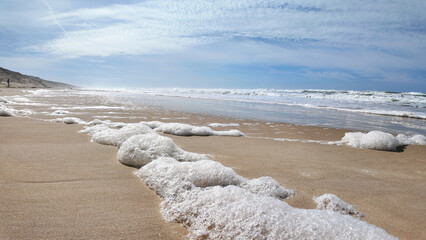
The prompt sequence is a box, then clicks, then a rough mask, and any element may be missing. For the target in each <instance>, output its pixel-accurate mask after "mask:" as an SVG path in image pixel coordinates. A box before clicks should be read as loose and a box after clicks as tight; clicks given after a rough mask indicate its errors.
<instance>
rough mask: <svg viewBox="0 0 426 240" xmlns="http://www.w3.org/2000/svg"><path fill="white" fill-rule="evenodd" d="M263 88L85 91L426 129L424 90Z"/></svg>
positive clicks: (237, 112) (301, 120)
mask: <svg viewBox="0 0 426 240" xmlns="http://www.w3.org/2000/svg"><path fill="white" fill-rule="evenodd" d="M209 91H210V92H209ZM265 91H266V90H244V91H243V90H240V91H238V90H220V91H219V90H214V89H212V90H190V89H187V90H185V91H184V90H181V89H178V90H176V89H151V90H146V89H145V90H104V91H87V92H86V93H90V94H96V95H103V96H107V97H108V98H109V99H110V100H112V101H114V102H121V103H133V104H149V105H154V106H161V107H165V108H169V109H172V110H177V111H187V112H193V113H203V114H213V115H220V116H227V117H235V118H243V119H252V120H262V121H274V122H285V123H292V124H301V125H313V126H326V127H337V128H347V129H357V130H363V131H371V130H380V131H384V132H390V133H394V134H397V133H404V134H408V135H412V134H423V135H425V134H426V120H425V118H426V97H425V95H423V94H421V93H386V92H355V91H350V92H344V91H335V90H329V91H324V90H321V91H317V92H315V91H313V90H297V91H296V90H274V91H272V92H268V91H266V92H265ZM286 91H290V92H288V93H287V92H286ZM292 91H293V92H292ZM294 91H296V92H294Z"/></svg>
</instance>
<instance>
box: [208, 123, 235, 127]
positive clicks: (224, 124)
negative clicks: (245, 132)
mask: <svg viewBox="0 0 426 240" xmlns="http://www.w3.org/2000/svg"><path fill="white" fill-rule="evenodd" d="M239 126H240V124H239V123H210V124H209V127H239Z"/></svg>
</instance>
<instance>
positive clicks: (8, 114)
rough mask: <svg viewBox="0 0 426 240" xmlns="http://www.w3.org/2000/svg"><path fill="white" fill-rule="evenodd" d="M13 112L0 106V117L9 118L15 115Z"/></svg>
mask: <svg viewBox="0 0 426 240" xmlns="http://www.w3.org/2000/svg"><path fill="white" fill-rule="evenodd" d="M14 112H15V110H14V109H12V108H8V107H5V106H2V105H0V116H3V117H11V116H14V115H15V114H14Z"/></svg>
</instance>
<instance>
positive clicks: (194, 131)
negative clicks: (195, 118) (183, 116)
mask: <svg viewBox="0 0 426 240" xmlns="http://www.w3.org/2000/svg"><path fill="white" fill-rule="evenodd" d="M155 130H156V131H159V132H163V133H167V134H173V135H178V136H232V137H241V136H244V134H243V133H242V132H240V131H238V130H228V131H214V130H212V129H211V128H209V127H205V126H202V127H198V126H193V125H189V124H184V123H163V124H161V125H160V126H158V127H157V128H155Z"/></svg>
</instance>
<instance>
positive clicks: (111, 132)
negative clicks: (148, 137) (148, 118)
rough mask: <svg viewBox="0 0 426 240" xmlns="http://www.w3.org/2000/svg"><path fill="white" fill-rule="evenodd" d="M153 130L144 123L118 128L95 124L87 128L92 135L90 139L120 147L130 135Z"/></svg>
mask: <svg viewBox="0 0 426 240" xmlns="http://www.w3.org/2000/svg"><path fill="white" fill-rule="evenodd" d="M152 131H153V130H152V129H151V128H150V127H148V126H146V125H145V124H138V123H136V124H128V125H126V126H124V127H122V128H120V129H113V128H109V127H107V126H105V125H95V126H94V127H93V128H88V129H87V132H88V133H90V134H91V135H92V141H93V142H96V143H100V144H104V145H112V146H116V147H120V146H121V145H122V144H123V142H125V141H126V140H127V139H129V138H130V137H132V136H135V135H138V134H145V133H149V132H152Z"/></svg>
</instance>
